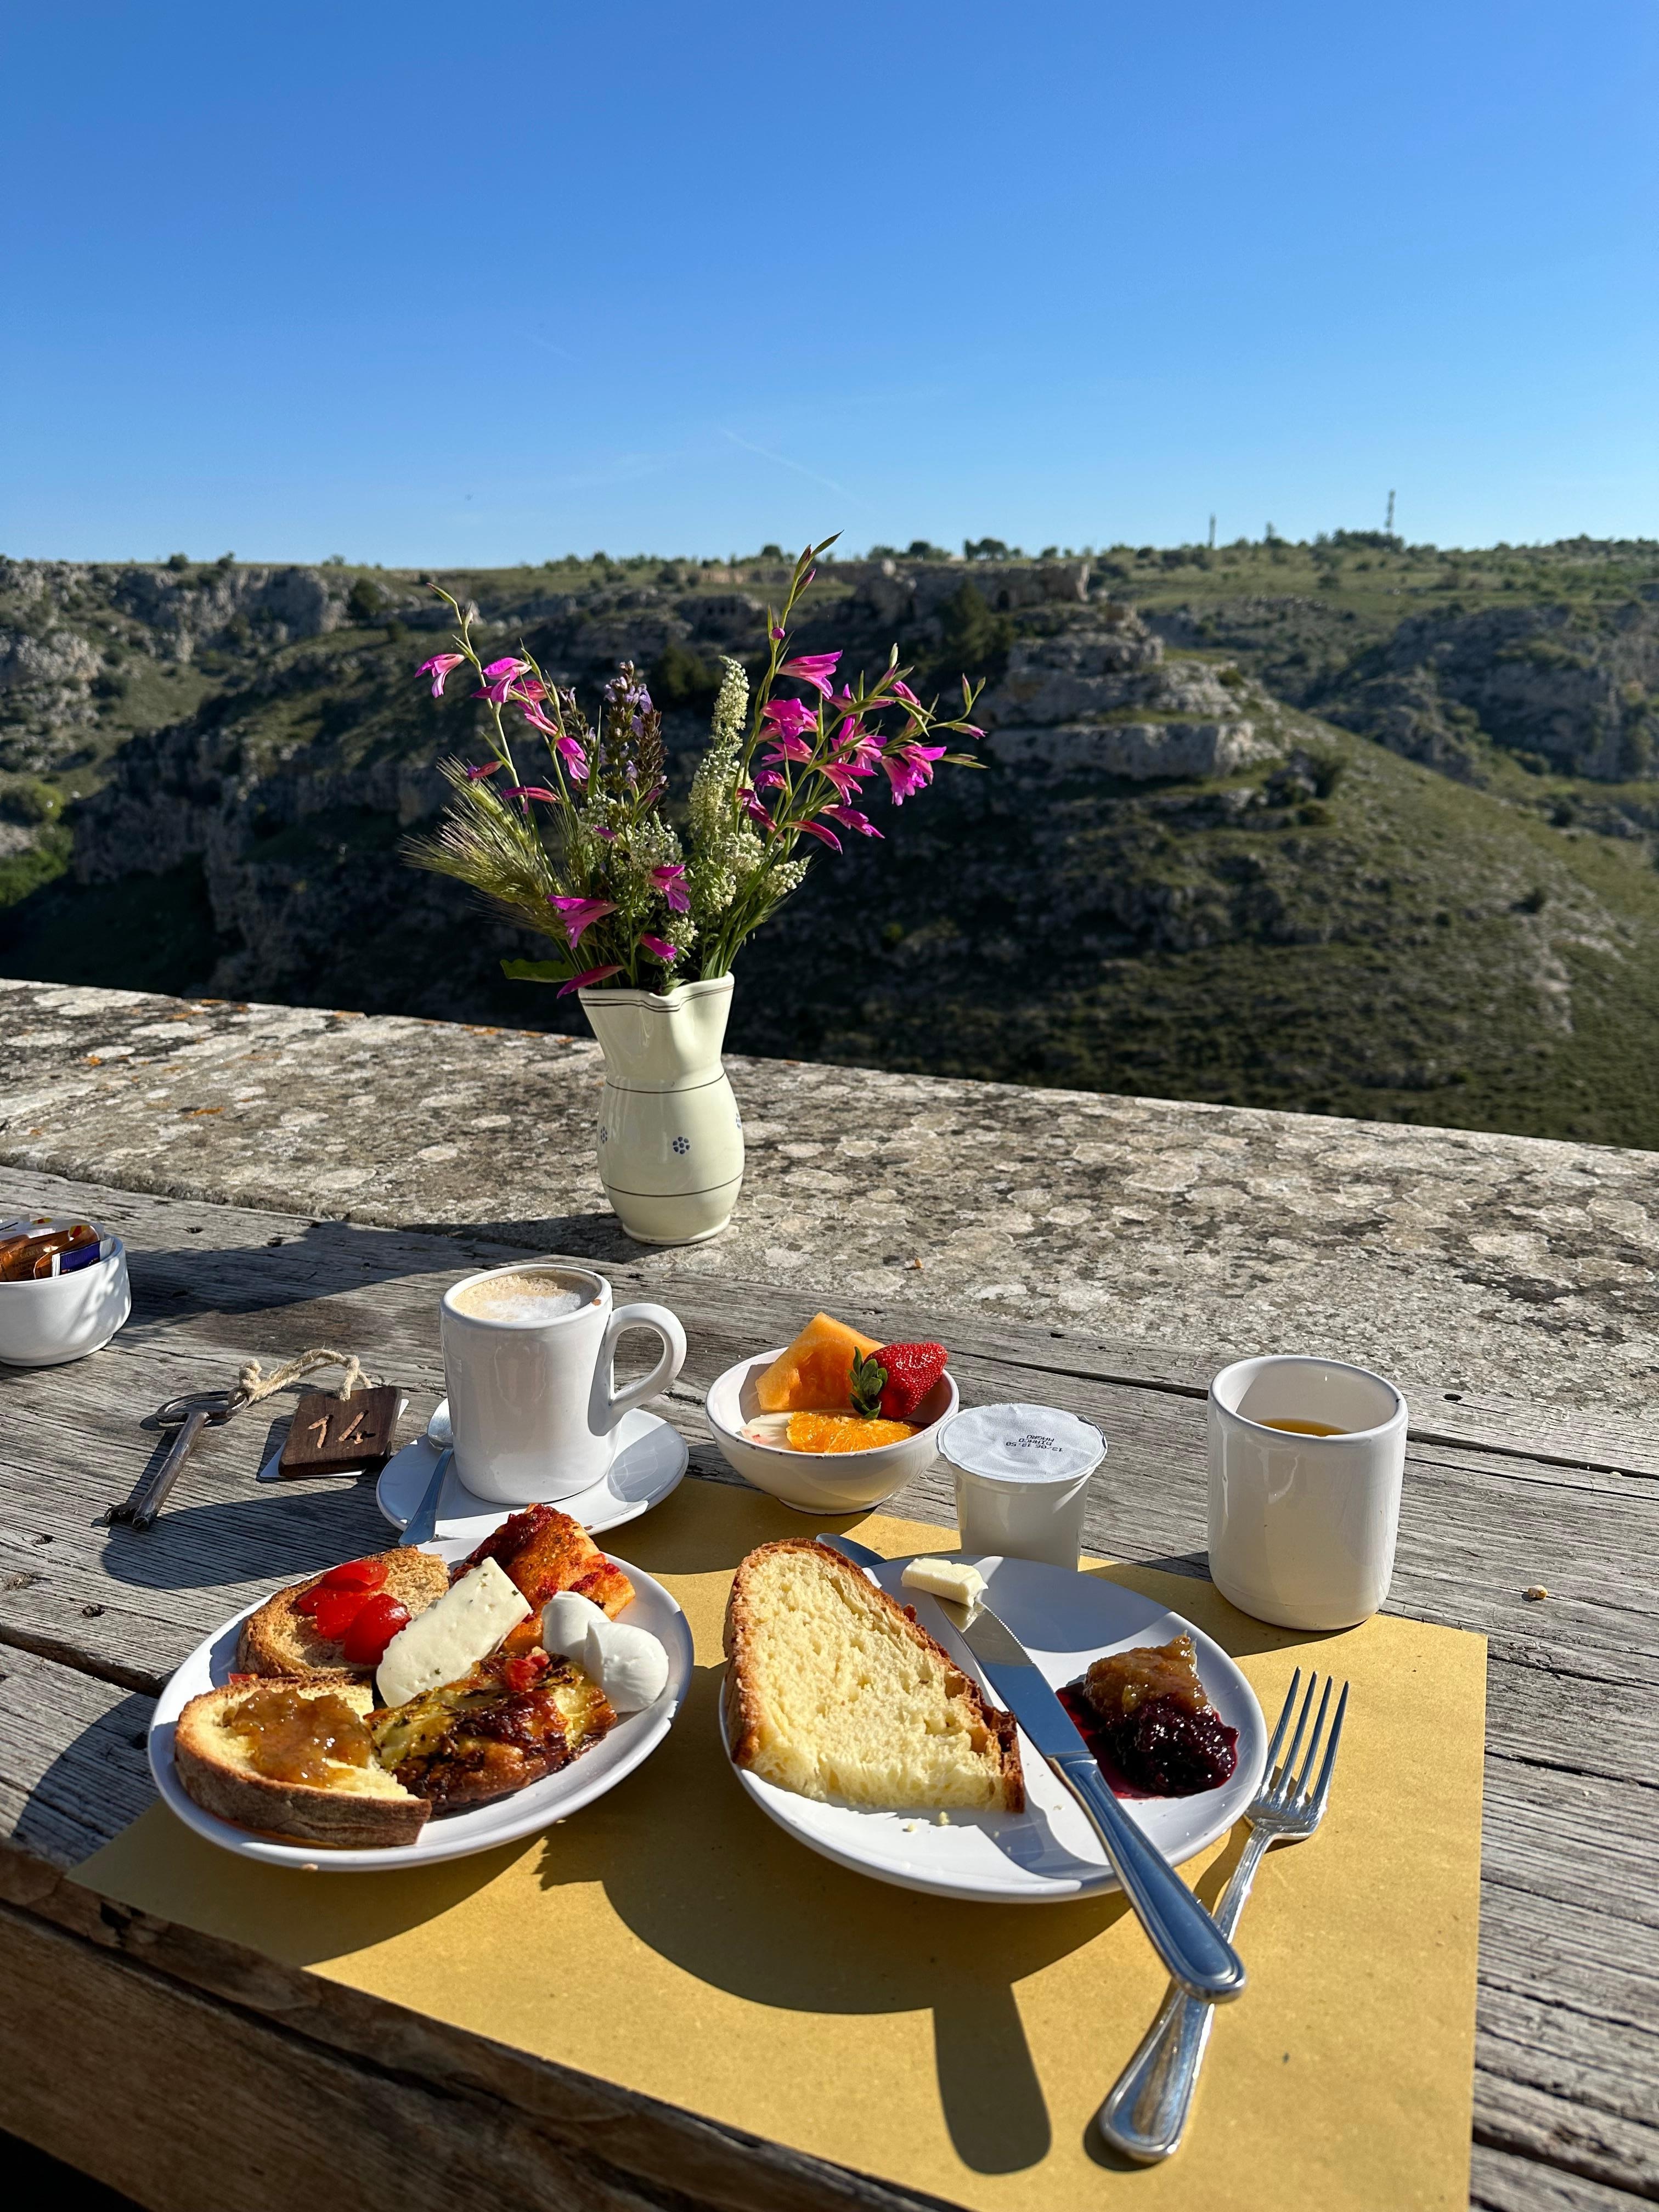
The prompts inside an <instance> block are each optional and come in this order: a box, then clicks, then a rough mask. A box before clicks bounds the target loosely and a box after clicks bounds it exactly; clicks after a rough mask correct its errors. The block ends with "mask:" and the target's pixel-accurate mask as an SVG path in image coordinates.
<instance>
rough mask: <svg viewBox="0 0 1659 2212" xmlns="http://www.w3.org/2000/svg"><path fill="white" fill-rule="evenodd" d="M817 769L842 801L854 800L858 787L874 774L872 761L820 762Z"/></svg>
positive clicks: (874, 768)
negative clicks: (832, 786)
mask: <svg viewBox="0 0 1659 2212" xmlns="http://www.w3.org/2000/svg"><path fill="white" fill-rule="evenodd" d="M818 767H819V769H821V770H822V772H823V775H824V776H825V777H826V778H827V779H828V780H829V782H831V783H833V784H834V786H835V787H836V790H837V791H838V792H839V793H841V795H842V798H843V799H856V798H857V797H858V789H859V786H860V784H861V783H863V782H864V781H866V778H868V777H870V776H872V775H874V774H875V772H876V764H875V762H874V761H873V760H869V761H858V760H827V761H820V762H819V763H818Z"/></svg>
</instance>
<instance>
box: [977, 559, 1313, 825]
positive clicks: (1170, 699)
mask: <svg viewBox="0 0 1659 2212" xmlns="http://www.w3.org/2000/svg"><path fill="white" fill-rule="evenodd" d="M1227 673H1231V674H1233V675H1235V676H1236V675H1237V671H1217V670H1214V669H1212V668H1211V667H1210V666H1208V665H1206V663H1205V662H1203V661H1199V660H1182V661H1175V662H1166V660H1165V659H1164V644H1163V641H1162V640H1161V639H1160V638H1158V637H1156V636H1154V635H1153V634H1152V631H1150V630H1149V629H1147V627H1146V624H1145V623H1143V622H1141V621H1140V620H1139V617H1137V616H1136V615H1135V614H1134V613H1133V611H1132V610H1131V609H1129V608H1127V607H1121V606H1115V605H1112V604H1111V603H1110V602H1107V603H1105V604H1103V605H1100V606H1098V607H1095V608H1091V609H1090V610H1089V611H1087V612H1086V613H1085V612H1083V611H1080V610H1079V611H1078V612H1077V613H1076V614H1074V615H1073V616H1071V617H1069V618H1067V620H1066V623H1065V625H1064V627H1061V628H1057V629H1051V631H1050V634H1049V635H1046V636H1043V637H1040V638H1036V639H1033V640H1031V641H1030V642H1022V643H1019V644H1017V645H1015V646H1014V647H1012V649H1011V650H1010V652H1009V654H1008V665H1007V668H1006V672H1005V674H1004V675H1003V678H1002V679H1001V681H1000V683H999V684H996V686H995V687H994V689H993V690H990V691H987V694H986V696H985V697H984V699H983V700H982V701H981V718H982V720H983V722H984V726H985V728H986V732H987V739H988V743H989V747H990V750H991V751H992V752H993V753H994V756H995V757H997V758H998V759H999V760H1001V761H1003V762H1005V763H1006V764H1007V765H1008V766H1009V767H1011V768H1012V769H1029V768H1032V767H1042V768H1047V769H1056V770H1059V771H1060V772H1061V773H1063V774H1066V775H1077V774H1088V773H1091V772H1092V773H1093V774H1095V775H1104V776H1124V777H1127V778H1128V779H1129V780H1130V781H1134V782H1149V781H1153V780H1154V779H1157V778H1159V777H1166V778H1167V777H1175V778H1182V779H1186V778H1189V777H1200V778H1202V777H1206V776H1212V775H1231V774H1232V772H1233V771H1234V770H1235V769H1240V768H1243V767H1244V766H1246V765H1247V764H1248V763H1250V762H1252V761H1255V760H1265V759H1268V758H1272V757H1274V756H1275V754H1276V751H1277V748H1276V747H1275V746H1274V745H1273V744H1272V743H1271V742H1270V741H1269V740H1267V739H1266V738H1260V737H1258V736H1257V735H1256V732H1255V728H1254V726H1253V725H1252V724H1251V723H1250V722H1249V721H1247V720H1245V719H1244V718H1243V716H1242V715H1241V714H1239V712H1238V702H1237V696H1236V695H1235V694H1234V692H1233V691H1232V690H1230V689H1229V688H1228V685H1227V684H1226V683H1225V681H1224V680H1223V678H1224V676H1225V674H1227Z"/></svg>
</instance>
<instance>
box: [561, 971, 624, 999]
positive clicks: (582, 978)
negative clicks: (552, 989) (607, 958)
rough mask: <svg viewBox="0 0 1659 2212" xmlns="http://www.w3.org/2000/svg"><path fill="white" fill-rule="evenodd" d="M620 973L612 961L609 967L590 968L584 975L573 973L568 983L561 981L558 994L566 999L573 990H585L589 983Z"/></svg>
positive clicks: (601, 980) (602, 980)
mask: <svg viewBox="0 0 1659 2212" xmlns="http://www.w3.org/2000/svg"><path fill="white" fill-rule="evenodd" d="M621 974H622V969H620V968H618V967H617V965H616V963H614V962H613V963H611V966H610V967H609V968H590V969H588V970H587V972H586V975H573V976H572V977H571V979H570V981H568V983H561V984H560V986H559V996H560V997H561V998H562V999H568V997H569V996H570V994H571V993H572V992H573V991H585V990H586V988H587V987H588V985H589V984H590V983H603V982H604V981H605V980H606V978H607V977H608V976H611V975H621Z"/></svg>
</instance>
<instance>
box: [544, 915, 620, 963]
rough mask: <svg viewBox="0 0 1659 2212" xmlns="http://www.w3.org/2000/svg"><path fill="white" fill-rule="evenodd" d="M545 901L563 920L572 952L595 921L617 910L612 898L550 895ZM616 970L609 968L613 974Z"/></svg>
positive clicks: (603, 918) (601, 919)
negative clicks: (558, 896)
mask: <svg viewBox="0 0 1659 2212" xmlns="http://www.w3.org/2000/svg"><path fill="white" fill-rule="evenodd" d="M548 904H549V906H550V907H551V908H553V909H554V911H555V912H556V914H557V915H558V917H559V919H560V921H562V922H563V924H564V933H565V935H566V936H567V937H568V939H570V949H571V951H573V952H574V951H575V949H576V947H577V946H578V945H580V943H581V941H582V939H583V937H584V936H585V935H586V933H587V932H588V931H589V930H590V929H592V927H593V925H594V923H595V922H596V921H604V920H605V916H606V915H608V914H615V912H616V911H617V907H616V902H615V900H613V899H595V898H586V899H585V898H555V897H553V896H549V898H548ZM616 972H617V971H616V969H614V968H613V969H611V974H612V975H615V974H616Z"/></svg>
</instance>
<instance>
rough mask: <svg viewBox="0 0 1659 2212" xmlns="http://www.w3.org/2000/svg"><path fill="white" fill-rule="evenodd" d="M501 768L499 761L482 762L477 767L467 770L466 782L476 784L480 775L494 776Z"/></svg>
mask: <svg viewBox="0 0 1659 2212" xmlns="http://www.w3.org/2000/svg"><path fill="white" fill-rule="evenodd" d="M500 767H501V762H500V761H483V762H482V763H480V764H479V766H478V767H477V768H470V769H468V770H467V772H466V780H467V781H468V782H469V783H477V781H478V778H479V777H480V776H481V775H495V771H496V769H498V768H500Z"/></svg>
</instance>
